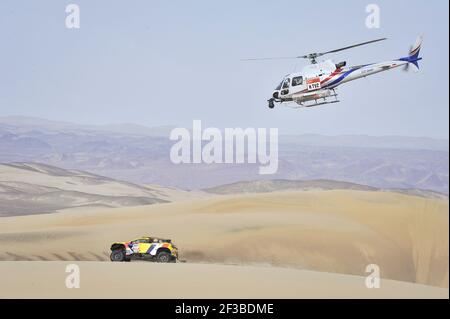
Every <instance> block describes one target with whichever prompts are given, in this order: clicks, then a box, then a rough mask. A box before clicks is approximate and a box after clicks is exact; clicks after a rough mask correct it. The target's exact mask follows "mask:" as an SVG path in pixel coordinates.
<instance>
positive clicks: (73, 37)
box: [0, 0, 449, 138]
mask: <svg viewBox="0 0 450 319" xmlns="http://www.w3.org/2000/svg"><path fill="white" fill-rule="evenodd" d="M69 3H76V4H79V5H80V9H81V28H80V29H78V30H75V29H67V28H66V27H65V23H64V21H65V15H66V13H65V6H66V5H67V4H69ZM370 3H376V4H378V5H379V6H380V9H381V21H380V22H381V28H380V29H368V28H366V25H365V19H366V16H367V13H366V12H365V8H366V5H367V4H370ZM448 9H449V8H448V1H441V0H435V1H419V0H414V1H412V0H408V1H398V0H396V1H392V0H391V1H361V0H358V1H339V2H337V1H256V0H254V1H221V2H220V3H219V2H218V1H174V0H172V1H165V0H164V1H163V0H161V1H100V0H96V1H92V0H90V1H88V0H86V1H85V0H72V1H61V0H55V1H44V0H42V1H17V0H14V1H12V0H11V1H9V0H7V1H5V0H2V1H1V2H0V39H1V55H0V116H6V115H26V116H37V117H42V118H47V119H53V120H64V121H71V122H78V123H86V124H107V123H120V122H130V123H138V124H143V125H147V126H159V125H181V126H186V127H190V126H191V125H192V120H193V119H199V120H202V122H203V124H204V125H205V126H216V127H219V128H223V127H278V128H279V129H280V132H282V133H320V134H330V135H336V134H369V135H408V136H430V137H443V138H448V135H449V122H448V117H449V91H448V86H449V75H448V70H449V51H448V37H449V34H448V24H449V17H448ZM419 34H423V35H424V38H425V39H424V44H423V49H422V52H421V53H422V56H423V58H424V60H423V61H421V72H420V73H417V74H414V73H406V72H402V71H401V70H394V71H391V72H385V73H381V74H378V75H375V76H373V77H369V78H366V79H362V80H359V81H355V82H350V83H348V84H345V85H344V86H342V87H340V88H339V90H338V93H340V97H339V98H340V100H341V103H338V104H331V105H327V106H321V107H317V108H311V109H302V110H293V109H289V108H284V107H281V108H275V109H273V110H270V109H269V108H267V103H266V100H267V98H269V97H270V95H271V92H272V89H273V88H274V87H275V86H276V85H277V84H278V82H280V80H281V78H282V77H283V76H284V75H285V74H287V73H289V72H291V71H293V70H294V69H297V70H299V69H301V67H302V66H303V65H304V64H305V63H306V61H265V62H241V61H240V59H241V58H247V57H259V56H292V55H294V56H295V55H300V54H306V53H309V52H313V51H322V50H329V49H334V48H337V47H341V46H346V45H349V44H353V43H355V42H362V41H367V40H371V39H375V38H378V37H388V38H389V40H387V41H384V42H381V43H376V44H373V45H369V46H366V47H361V48H357V49H353V50H349V51H344V52H340V53H339V54H336V55H333V56H332V58H333V59H335V60H336V61H342V60H344V59H345V60H347V62H348V65H353V64H362V63H368V62H377V61H382V60H388V59H393V58H399V57H402V56H405V55H407V52H408V50H409V47H410V46H411V45H412V44H413V42H414V41H415V38H416V37H417V35H419Z"/></svg>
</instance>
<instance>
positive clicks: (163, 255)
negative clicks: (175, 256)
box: [156, 251, 171, 263]
mask: <svg viewBox="0 0 450 319" xmlns="http://www.w3.org/2000/svg"><path fill="white" fill-rule="evenodd" d="M170 259H171V256H170V254H169V253H168V252H166V251H162V252H160V253H158V255H157V256H156V261H157V262H159V263H168V262H170Z"/></svg>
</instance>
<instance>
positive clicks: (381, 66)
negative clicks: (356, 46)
mask: <svg viewBox="0 0 450 319" xmlns="http://www.w3.org/2000/svg"><path fill="white" fill-rule="evenodd" d="M408 63H409V62H408V61H403V60H392V61H385V62H380V63H371V64H365V65H358V66H351V67H345V64H346V63H345V62H341V63H337V64H335V63H333V62H332V61H331V60H326V61H323V62H320V63H316V64H310V65H307V66H305V67H304V68H303V70H302V71H301V72H298V73H291V74H288V75H286V76H285V77H284V78H283V80H282V81H281V83H280V84H279V85H278V87H277V88H276V89H275V90H274V92H273V94H272V98H273V99H274V101H276V102H291V101H293V102H297V103H298V104H301V103H303V102H307V101H313V100H314V101H317V100H320V99H324V100H325V99H326V98H328V97H330V96H335V93H334V89H335V88H336V87H337V86H339V85H341V84H344V83H347V82H349V81H353V80H357V79H360V78H363V77H366V76H369V75H372V74H376V73H379V72H383V71H388V70H391V69H394V68H398V67H400V66H404V65H406V64H408Z"/></svg>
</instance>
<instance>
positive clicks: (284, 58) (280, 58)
mask: <svg viewBox="0 0 450 319" xmlns="http://www.w3.org/2000/svg"><path fill="white" fill-rule="evenodd" d="M298 58H300V57H298V56H284V57H269V58H251V59H241V61H267V60H292V59H298Z"/></svg>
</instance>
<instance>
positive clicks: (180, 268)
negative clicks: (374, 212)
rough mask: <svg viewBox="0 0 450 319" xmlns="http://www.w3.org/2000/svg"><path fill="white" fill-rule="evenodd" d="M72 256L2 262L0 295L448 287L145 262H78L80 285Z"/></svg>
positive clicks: (293, 294)
mask: <svg viewBox="0 0 450 319" xmlns="http://www.w3.org/2000/svg"><path fill="white" fill-rule="evenodd" d="M69 264H70V263H69V262H38V261H33V262H0V272H2V273H8V274H11V273H20V274H21V275H20V276H1V277H0V298H176V299H179V298H267V299H273V298H274V299H276V298H448V296H449V294H448V289H443V288H435V287H429V286H423V285H417V284H410V283H405V282H399V281H391V280H382V281H381V285H380V288H378V289H368V288H366V286H365V278H364V277H359V276H348V275H338V274H330V273H320V272H313V271H306V270H299V269H284V268H277V267H255V266H245V267H244V266H225V265H204V264H155V263H146V262H135V263H106V262H75V264H77V265H78V266H79V270H80V288H78V289H76V288H75V289H68V288H66V286H65V280H66V276H67V275H68V274H67V273H66V272H65V270H66V266H67V265H69Z"/></svg>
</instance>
